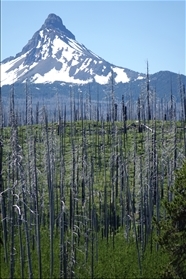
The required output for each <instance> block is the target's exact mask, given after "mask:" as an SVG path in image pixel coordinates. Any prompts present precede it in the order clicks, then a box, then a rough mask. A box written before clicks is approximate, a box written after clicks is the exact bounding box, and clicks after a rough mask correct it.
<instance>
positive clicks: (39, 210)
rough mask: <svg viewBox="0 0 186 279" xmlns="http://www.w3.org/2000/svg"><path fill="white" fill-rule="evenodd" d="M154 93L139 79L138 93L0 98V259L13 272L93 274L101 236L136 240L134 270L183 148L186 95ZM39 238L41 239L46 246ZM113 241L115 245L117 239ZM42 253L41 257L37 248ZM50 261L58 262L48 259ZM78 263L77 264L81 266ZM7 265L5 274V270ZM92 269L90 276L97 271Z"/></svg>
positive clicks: (158, 216)
mask: <svg viewBox="0 0 186 279" xmlns="http://www.w3.org/2000/svg"><path fill="white" fill-rule="evenodd" d="M178 85H179V86H178V91H179V95H180V102H175V100H174V96H173V95H172V94H171V90H170V98H169V99H168V100H167V99H166V100H165V99H164V98H163V96H162V98H161V99H158V98H157V97H156V93H155V92H154V91H153V90H151V89H150V85H149V78H148V75H147V87H146V91H145V92H143V93H142V94H141V95H140V96H139V98H138V100H137V101H134V100H127V101H125V97H124V96H123V97H122V99H121V100H120V101H118V100H117V102H116V99H117V98H116V96H115V93H114V86H111V90H110V93H109V94H108V95H107V96H106V101H105V102H104V103H101V101H100V100H99V98H97V100H96V101H92V100H91V96H90V95H89V94H88V93H86V94H85V95H83V93H82V92H79V96H74V94H73V91H72V90H70V92H69V96H70V97H69V103H59V102H58V103H56V105H55V109H54V110H53V111H51V110H50V107H46V106H44V105H42V106H41V105H40V104H39V103H37V104H36V105H33V104H32V101H33V100H32V95H31V92H30V91H29V87H28V86H26V87H25V88H26V89H25V106H24V107H21V108H20V107H19V104H18V103H16V99H15V96H14V93H15V92H14V86H12V90H11V92H10V104H9V107H4V106H3V100H2V98H1V99H0V131H1V134H0V206H1V245H2V247H3V249H1V251H2V252H1V261H2V260H3V262H4V264H5V265H6V266H7V267H6V271H5V274H6V275H7V274H8V276H9V277H10V278H14V276H18V275H17V274H19V277H21V278H25V277H29V278H36V277H37V278H42V277H43V276H46V273H45V269H46V270H47V272H48V277H50V278H54V277H55V276H57V277H58V278H76V277H77V278H80V277H81V276H82V278H83V276H89V277H91V278H94V277H96V276H98V275H99V274H98V273H96V272H98V271H97V269H96V267H95V266H96V263H97V262H98V259H100V257H101V254H100V253H101V252H100V249H101V248H100V247H102V246H100V245H101V244H100V243H101V241H103V240H105V241H106V242H107V243H110V242H111V243H112V249H115V247H117V239H118V235H122V237H123V241H125V242H126V243H128V242H130V241H131V238H132V239H133V241H134V247H135V249H136V260H137V266H138V268H139V274H141V275H142V274H143V256H144V253H145V251H146V247H147V246H148V243H150V244H151V248H150V251H151V253H152V251H153V250H154V249H155V250H156V251H158V249H159V247H158V245H155V246H154V241H153V240H152V235H153V234H155V235H156V234H158V233H159V232H158V231H156V230H154V226H153V222H152V220H153V217H155V218H156V219H157V220H160V219H162V218H166V213H165V212H164V210H163V209H162V205H161V204H162V200H164V199H167V200H168V201H171V200H172V199H173V198H174V197H173V194H172V191H171V189H172V187H173V186H174V181H175V176H174V171H175V170H176V169H178V168H180V167H181V166H182V164H183V161H184V160H185V156H186V133H185V121H186V96H185V87H184V85H182V84H181V83H179V82H178ZM46 247H47V248H46ZM117 249H118V248H117ZM45 254H46V256H44V255H45ZM56 261H57V263H56ZM79 266H81V271H80V270H79ZM6 272H7V273H6ZM97 274H98V275H97Z"/></svg>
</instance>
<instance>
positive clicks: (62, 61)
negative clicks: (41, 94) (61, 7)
mask: <svg viewBox="0 0 186 279" xmlns="http://www.w3.org/2000/svg"><path fill="white" fill-rule="evenodd" d="M112 72H113V76H114V79H115V82H116V83H119V82H122V83H126V82H129V81H132V80H136V79H143V78H145V75H144V74H140V73H138V72H135V71H131V70H128V69H124V68H122V67H117V66H114V65H112V64H110V63H108V62H107V61H105V60H104V59H102V58H101V57H99V56H97V55H96V54H94V53H93V52H92V51H90V50H88V49H87V48H86V47H85V46H84V45H83V44H80V43H78V42H77V41H76V38H75V36H74V35H73V34H72V33H71V32H70V31H69V30H68V29H67V28H66V27H65V26H64V25H63V22H62V20H61V18H60V17H58V16H56V15H55V14H49V16H48V17H47V19H46V20H45V22H44V24H43V25H42V26H41V28H40V29H39V30H38V31H37V32H35V34H34V35H33V37H32V38H31V39H30V40H29V41H28V43H27V44H26V45H25V46H24V47H23V49H22V51H21V52H19V53H18V54H17V55H16V56H15V57H9V58H7V59H5V60H4V61H2V63H1V86H3V85H6V84H12V83H15V82H21V83H22V82H25V81H26V80H29V81H30V82H33V83H53V82H55V81H61V82H67V83H75V84H86V83H89V82H94V81H95V82H97V83H99V84H106V83H108V81H109V78H110V77H111V74H112Z"/></svg>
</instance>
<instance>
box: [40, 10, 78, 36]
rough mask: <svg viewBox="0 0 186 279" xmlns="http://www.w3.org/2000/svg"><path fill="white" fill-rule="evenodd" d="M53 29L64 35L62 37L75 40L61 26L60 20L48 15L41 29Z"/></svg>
mask: <svg viewBox="0 0 186 279" xmlns="http://www.w3.org/2000/svg"><path fill="white" fill-rule="evenodd" d="M44 28H47V29H55V30H57V29H58V30H60V31H62V32H63V33H64V35H66V36H68V37H69V38H71V39H73V40H75V36H74V35H73V34H72V33H71V32H70V31H69V30H68V29H67V28H66V27H65V25H63V21H62V19H61V18H60V17H59V16H57V15H55V14H49V15H48V17H47V19H46V20H45V22H44V24H43V25H42V27H41V29H44Z"/></svg>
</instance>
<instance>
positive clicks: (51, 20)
mask: <svg viewBox="0 0 186 279" xmlns="http://www.w3.org/2000/svg"><path fill="white" fill-rule="evenodd" d="M43 27H45V28H58V29H60V30H61V29H62V28H63V22H62V19H61V18H60V17H59V16H57V15H55V14H49V15H48V17H47V19H46V20H45V22H44V24H43Z"/></svg>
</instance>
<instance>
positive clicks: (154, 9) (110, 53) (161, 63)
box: [0, 0, 186, 75]
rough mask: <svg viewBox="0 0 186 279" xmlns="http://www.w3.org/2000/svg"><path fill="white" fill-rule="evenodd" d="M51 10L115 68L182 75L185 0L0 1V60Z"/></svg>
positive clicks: (17, 49)
mask: <svg viewBox="0 0 186 279" xmlns="http://www.w3.org/2000/svg"><path fill="white" fill-rule="evenodd" d="M49 13H55V14H56V15H58V16H60V17H61V18H62V20H63V24H64V25H65V26H66V27H67V28H68V29H69V30H70V31H71V32H72V33H73V34H74V35H75V37H76V40H77V41H78V42H80V43H82V44H84V45H85V46H86V47H87V48H88V49H90V50H91V51H93V52H94V53H96V54H97V55H99V56H101V57H102V58H103V59H105V60H107V61H108V62H110V63H113V64H114V65H116V66H122V67H125V68H129V69H131V70H134V71H138V72H142V73H145V72H146V61H147V60H148V61H149V70H150V73H151V74H153V73H155V72H158V71H160V70H168V71H172V72H175V73H180V74H185V75H186V68H185V25H186V23H185V13H186V8H185V1H170V0H169V1H150V0H149V1H46V0H45V1H9V0H2V1H1V59H0V60H1V61H2V60H3V59H4V58H7V57H9V56H15V55H16V53H18V52H20V51H21V50H22V48H23V47H24V46H25V44H26V43H27V42H28V40H29V39H31V37H32V36H33V34H34V33H35V32H36V31H37V30H38V29H39V28H40V27H41V25H42V24H43V23H44V21H45V19H46V18H47V16H48V14H49Z"/></svg>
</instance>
